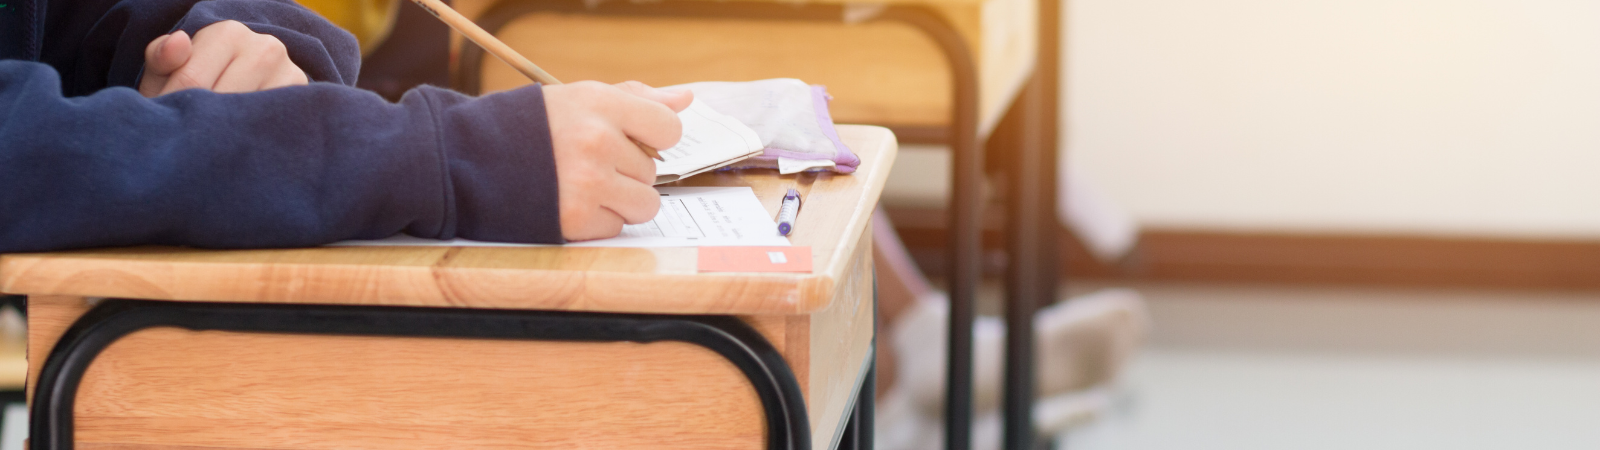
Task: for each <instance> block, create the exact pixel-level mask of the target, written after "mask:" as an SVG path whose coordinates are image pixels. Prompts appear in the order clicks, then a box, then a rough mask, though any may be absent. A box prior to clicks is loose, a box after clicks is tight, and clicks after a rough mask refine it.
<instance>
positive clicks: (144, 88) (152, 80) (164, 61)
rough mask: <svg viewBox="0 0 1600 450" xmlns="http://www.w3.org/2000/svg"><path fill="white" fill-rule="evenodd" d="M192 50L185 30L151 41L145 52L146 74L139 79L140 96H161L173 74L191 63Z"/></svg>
mask: <svg viewBox="0 0 1600 450" xmlns="http://www.w3.org/2000/svg"><path fill="white" fill-rule="evenodd" d="M192 50H193V49H192V48H191V42H190V41H189V34H188V33H184V32H183V30H178V31H174V32H172V33H171V34H166V35H162V36H161V37H158V38H156V39H155V40H153V41H150V45H148V46H146V47H145V50H144V72H143V74H141V75H140V77H139V94H140V95H143V96H145V97H155V96H157V95H160V94H161V90H162V88H163V87H165V86H166V85H167V79H168V77H169V76H171V75H172V72H173V71H175V70H177V69H178V68H179V67H183V64H184V63H185V62H188V61H189V56H190V54H191V52H192Z"/></svg>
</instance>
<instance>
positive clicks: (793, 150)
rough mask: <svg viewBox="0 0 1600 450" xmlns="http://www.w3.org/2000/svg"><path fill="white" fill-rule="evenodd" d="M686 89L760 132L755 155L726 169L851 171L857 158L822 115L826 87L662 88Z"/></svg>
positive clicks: (724, 84) (772, 83)
mask: <svg viewBox="0 0 1600 450" xmlns="http://www.w3.org/2000/svg"><path fill="white" fill-rule="evenodd" d="M674 88H677V89H688V90H690V91H693V92H694V96H695V99H697V100H699V101H702V102H705V103H706V105H707V106H710V107H711V109H715V110H717V112H720V113H723V114H727V115H729V116H732V117H733V118H735V119H738V120H739V121H740V122H743V123H744V124H745V125H746V126H749V127H750V128H751V129H752V130H755V132H756V135H757V136H760V137H761V143H762V145H763V146H765V148H764V149H762V151H761V154H760V155H757V156H755V157H753V158H750V159H746V160H744V161H740V162H737V163H734V164H733V165H730V166H728V168H729V169H743V168H772V169H778V171H779V172H781V173H784V174H790V173H797V172H805V171H820V170H832V171H834V172H838V173H851V172H854V171H855V170H856V167H857V166H860V165H861V159H860V158H857V157H856V154H855V153H853V152H851V151H850V148H849V147H846V146H845V145H844V142H842V141H840V140H839V132H838V131H837V130H835V129H834V127H833V117H832V116H831V115H829V114H828V102H829V101H831V100H833V97H831V96H829V95H828V90H827V88H825V87H823V86H820V85H808V84H806V83H805V82H804V81H800V80H797V79H793V78H774V79H770V80H758V81H743V82H729V81H705V82H699V83H689V84H680V85H677V86H670V87H668V88H667V89H674Z"/></svg>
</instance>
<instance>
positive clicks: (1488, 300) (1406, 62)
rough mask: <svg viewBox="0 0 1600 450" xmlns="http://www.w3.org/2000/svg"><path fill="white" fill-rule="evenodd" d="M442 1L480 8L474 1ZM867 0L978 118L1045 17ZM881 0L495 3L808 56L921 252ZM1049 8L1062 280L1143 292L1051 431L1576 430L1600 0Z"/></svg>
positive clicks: (928, 230) (1592, 341) (912, 175)
mask: <svg viewBox="0 0 1600 450" xmlns="http://www.w3.org/2000/svg"><path fill="white" fill-rule="evenodd" d="M304 3H305V4H307V5H308V6H311V7H313V8H314V9H317V10H318V11H320V12H323V13H324V14H325V15H327V16H328V17H329V18H330V19H334V20H336V21H338V22H340V23H341V24H342V25H345V26H346V27H347V28H349V29H351V30H352V31H354V32H355V33H356V34H357V35H358V37H361V38H362V40H363V49H364V51H365V53H366V55H367V62H366V65H365V66H364V68H363V76H362V79H361V85H362V86H363V87H367V88H369V89H373V90H375V91H378V92H380V93H383V94H384V95H386V96H389V97H391V98H394V97H397V96H398V95H400V93H402V92H403V91H404V90H405V89H406V88H407V87H409V86H412V85H415V84H418V83H431V84H438V85H452V86H456V87H458V88H463V89H464V90H467V91H469V92H491V91H495V90H500V89H507V88H510V87H514V86H516V85H520V84H523V83H525V82H526V81H525V80H522V79H521V78H520V76H518V75H516V74H515V73H514V72H511V71H510V69H508V68H506V67H504V66H503V65H500V63H498V62H497V61H494V60H493V59H488V60H487V61H482V63H481V64H480V65H479V66H477V67H466V66H463V65H462V62H461V61H460V59H459V58H458V57H459V52H458V51H454V52H455V53H454V54H453V53H452V52H453V51H452V50H451V44H449V41H450V40H452V39H455V38H451V37H448V36H449V35H450V33H449V32H448V30H447V29H445V28H444V27H443V26H441V25H439V24H438V23H437V22H435V21H433V19H432V18H429V17H427V16H426V15H425V14H421V13H420V11H418V10H416V9H415V8H410V7H409V6H410V5H403V4H401V3H400V2H395V1H392V0H370V1H368V0H307V1H305V2H304ZM453 3H454V4H455V6H456V7H457V8H458V9H460V10H461V11H462V12H463V13H464V14H467V15H468V16H470V17H476V18H481V17H484V16H493V14H492V12H493V11H492V8H493V6H494V5H495V4H496V3H497V2H495V1H490V0H457V1H455V2H453ZM590 3H592V4H600V3H602V2H585V3H584V4H590ZM667 3H677V2H667ZM819 3H834V2H819ZM890 3H893V4H923V3H926V4H930V5H934V6H932V7H931V8H933V9H934V10H936V11H938V13H939V14H941V17H945V18H946V19H949V20H951V21H952V22H953V23H954V24H955V25H956V26H957V27H958V28H960V29H961V30H962V33H964V34H963V35H962V36H963V37H964V38H965V39H966V40H967V43H968V44H970V45H971V46H972V47H973V48H974V50H975V58H976V64H977V65H978V67H977V68H976V69H977V70H978V72H979V73H980V74H981V77H980V78H981V80H979V81H980V82H981V83H980V84H982V86H981V89H979V92H978V97H979V101H978V104H979V107H978V109H979V118H978V122H979V125H978V128H979V131H980V134H981V135H984V136H989V135H990V134H991V131H994V130H995V129H997V128H999V129H1001V130H1004V126H1003V125H998V123H999V121H1000V116H1001V115H1002V113H1004V112H1005V111H1006V110H1007V109H1008V107H1009V106H1008V105H1009V101H1010V100H1011V99H1013V98H1016V97H1017V96H1018V92H1019V91H1020V90H1021V89H1022V87H1021V86H1022V85H1023V82H1024V81H1026V74H1025V72H1026V70H1028V69H1030V68H1031V67H1032V66H1031V65H1030V64H1031V62H1029V61H1027V58H1025V57H1023V56H1018V55H1024V56H1025V55H1029V54H1031V52H1034V51H1035V50H1036V49H1038V48H1045V49H1047V50H1048V49H1050V46H1049V45H1042V44H1041V45H1042V47H1040V46H1036V44H1038V43H1037V42H1034V41H1033V40H1032V39H1033V37H1034V36H1035V35H1036V34H1037V33H1038V32H1039V30H1036V29H1034V28H1033V23H1034V21H1035V19H1037V14H1038V10H1037V9H1036V8H1035V7H1034V6H1033V5H1035V3H1033V2H1032V1H1029V0H972V1H954V0H952V1H940V2H926V1H919V0H898V1H892V2H890ZM881 10H882V5H878V4H866V5H851V6H849V7H848V8H847V9H846V14H845V22H847V24H844V25H839V24H818V23H799V24H796V23H784V22H760V23H755V24H751V23H727V21H713V20H700V19H684V18H650V19H640V18H609V19H588V18H580V17H579V16H576V15H573V16H569V15H563V14H533V13H526V12H523V13H517V14H509V15H506V16H505V18H506V19H505V23H504V24H503V25H505V27H504V29H503V30H500V31H503V32H500V33H497V34H499V35H501V37H502V38H504V39H506V40H507V41H508V42H509V43H511V44H512V45H513V46H514V47H517V48H518V50H519V51H521V52H523V53H524V54H527V55H528V56H529V57H530V59H532V60H534V61H537V62H539V63H540V64H541V65H542V66H544V67H545V68H547V69H549V70H550V71H551V72H553V73H555V74H557V75H558V76H561V77H562V78H563V79H573V80H576V79H590V78H592V79H600V80H603V81H611V82H618V81H623V80H626V79H639V80H641V81H645V82H647V83H651V84H654V85H670V84H677V83H683V82H691V81H700V80H711V79H721V80H748V79H760V78H772V77H798V78H802V79H804V80H806V81H808V82H813V83H819V84H826V85H828V86H829V89H830V92H832V93H833V95H834V96H835V103H834V106H833V112H834V117H835V118H836V119H837V121H839V122H850V123H874V124H886V125H891V126H894V127H896V128H895V129H896V131H897V132H900V135H901V140H902V144H903V145H902V148H901V153H900V157H899V159H898V161H897V163H896V168H895V170H894V173H893V175H892V176H891V180H890V185H889V186H888V187H887V188H886V190H885V194H884V202H883V203H884V207H885V210H886V212H887V217H889V218H890V219H891V220H892V222H893V223H894V225H895V231H897V232H898V235H899V237H900V238H901V239H902V240H903V241H904V243H905V245H906V247H907V249H908V250H909V253H910V254H911V256H913V259H914V261H915V263H916V266H917V267H919V268H920V270H922V271H923V273H925V274H926V275H928V276H929V277H931V278H933V279H934V281H935V283H936V284H938V283H941V282H942V281H943V280H941V278H942V277H943V275H944V273H945V271H946V270H947V268H948V267H949V261H947V260H946V259H947V256H946V249H945V243H946V231H947V230H946V229H945V223H946V218H947V211H946V209H945V205H946V204H947V203H948V201H949V195H950V191H951V187H950V182H949V173H950V171H951V164H952V163H951V157H950V148H949V146H948V145H943V144H941V143H940V142H938V141H940V140H941V139H944V137H946V136H947V135H948V129H949V127H950V126H951V124H949V123H947V122H945V120H946V118H947V117H948V116H949V111H950V110H951V108H953V107H954V106H952V104H951V101H950V100H949V94H948V93H949V91H950V90H951V89H952V86H953V83H954V81H952V79H951V77H950V76H949V75H948V71H947V70H946V68H945V64H946V62H947V61H946V60H945V59H943V57H942V56H940V54H939V53H938V51H937V49H935V48H934V46H933V44H931V43H930V42H929V41H928V40H927V38H926V37H922V36H920V35H918V34H917V33H915V32H913V31H909V30H908V29H907V28H905V27H904V26H899V27H896V26H893V25H886V24H879V23H875V22H870V21H865V19H863V18H870V17H872V16H873V15H874V14H877V13H878V12H880V11H881ZM486 11H487V12H486ZM1060 12H1061V13H1062V16H1061V21H1060V29H1059V30H1055V31H1058V32H1059V37H1060V39H1061V40H1060V42H1059V47H1058V48H1057V50H1059V58H1060V63H1061V64H1060V71H1059V74H1058V75H1059V84H1058V85H1057V87H1058V88H1059V89H1060V91H1059V92H1060V101H1059V104H1058V105H1057V107H1058V111H1057V115H1056V116H1057V118H1058V119H1059V123H1058V127H1057V129H1056V132H1057V133H1058V134H1059V140H1058V142H1057V146H1058V148H1057V149H1055V150H1056V156H1057V158H1055V159H1056V162H1058V163H1059V167H1058V174H1059V177H1060V180H1061V181H1060V182H1059V183H1058V186H1056V188H1057V191H1056V192H1054V193H1053V194H1054V195H1056V196H1057V197H1058V200H1059V202H1058V208H1057V211H1053V213H1055V216H1056V217H1057V218H1058V220H1057V221H1056V222H1055V223H1057V224H1058V225H1059V226H1060V232H1061V233H1062V236H1063V239H1061V242H1060V244H1061V245H1060V246H1059V248H1053V249H1048V250H1049V251H1054V252H1059V254H1061V255H1062V256H1063V257H1064V258H1065V264H1063V265H1062V267H1061V268H1060V269H1061V270H1060V271H1059V273H1058V275H1059V276H1061V277H1062V281H1063V283H1062V284H1061V289H1060V298H1061V299H1062V300H1065V299H1068V298H1071V297H1072V296H1074V295H1079V294H1085V293H1089V292H1093V291H1096V290H1099V289H1102V288H1112V287H1122V288H1132V289H1133V290H1135V291H1136V292H1138V293H1139V294H1140V295H1141V296H1142V297H1143V299H1144V302H1145V304H1146V305H1147V309H1148V315H1149V317H1150V324H1151V326H1150V328H1149V331H1148V336H1147V337H1146V338H1145V339H1144V345H1143V347H1142V349H1141V350H1140V351H1139V352H1138V353H1137V354H1136V356H1134V357H1133V358H1132V359H1131V360H1130V361H1129V362H1128V363H1126V365H1125V367H1123V370H1121V371H1116V372H1117V375H1116V376H1115V379H1114V380H1112V381H1111V383H1110V384H1111V387H1112V388H1113V389H1111V391H1110V392H1112V394H1111V395H1110V397H1109V400H1108V401H1107V402H1105V403H1104V404H1102V405H1100V406H1097V407H1095V408H1092V413H1091V414H1088V415H1087V416H1085V417H1083V418H1080V419H1078V420H1074V421H1072V425H1071V426H1070V427H1067V428H1066V429H1065V431H1064V432H1062V433H1060V435H1059V436H1056V442H1057V443H1058V444H1059V446H1060V447H1062V448H1070V449H1073V450H1079V449H1084V450H1101V449H1105V450H1112V449H1124V450H1134V449H1137V450H1146V449H1205V450H1209V449H1217V450H1223V449H1227V450H1242V449H1286V448H1293V449H1352V448H1359V449H1418V448H1453V449H1503V448H1536V449H1593V448H1600V151H1597V150H1600V2H1594V1H1581V0H1449V1H1447V0H1341V1H1331V0H1300V1H1293V2H1283V1H1267V0H1182V1H1180V0H1068V1H1064V2H1062V4H1061V11H1060ZM850 14H856V16H854V17H855V18H854V19H852V17H853V16H851V15H850ZM852 20H854V22H852ZM686 29H693V30H698V31H697V33H687V32H682V30H686ZM1045 35H1046V36H1048V35H1049V34H1048V33H1046V34H1045ZM757 37H759V39H757ZM867 44H871V45H867ZM1045 44H1048V43H1045ZM454 45H459V40H458V39H456V44H454ZM666 50H671V51H666ZM1019 58H1021V59H1019ZM823 60H826V61H830V62H834V63H836V65H838V66H841V67H848V68H850V69H851V70H844V71H840V70H830V69H828V68H827V67H824V66H826V65H825V64H814V63H815V62H817V61H823ZM619 61H627V62H632V63H635V64H636V65H635V66H621V65H618V62H619ZM469 62H470V61H469ZM463 73H467V74H468V75H470V76H464V75H463ZM1013 74H1022V75H1013ZM463 79H470V80H473V81H472V82H471V83H470V85H463V84H462V81H463ZM940 127H944V128H940ZM941 130H944V131H941ZM941 132H943V133H946V134H943V135H942V134H939V133H941ZM1002 134H1003V133H1002ZM992 150H993V149H991V155H992V154H994V153H997V152H994V151H992ZM991 162H993V161H991ZM1000 181H1001V180H997V179H992V178H991V179H990V180H989V185H988V186H987V187H986V192H987V193H988V197H987V198H988V200H987V201H988V204H989V205H990V206H991V207H992V208H999V207H1000V205H1001V204H1003V203H1004V202H1005V200H1006V199H1007V198H1008V197H1007V194H1006V193H1005V189H1004V187H1003V186H1002V185H1003V183H1001V182H1000ZM989 216H990V217H988V218H986V222H985V225H986V226H985V247H984V248H985V256H984V258H983V259H984V260H983V263H984V274H985V287H984V289H982V290H981V292H980V305H979V306H980V308H979V309H980V312H983V313H987V314H998V313H999V312H1000V311H1001V309H1002V306H1001V299H1002V297H1003V295H1002V293H1001V287H1000V286H1001V279H1002V278H1001V277H1002V275H1003V274H1004V273H1005V270H1006V269H1007V268H1006V267H1005V266H1006V258H1005V257H1004V254H1003V251H1004V248H1005V247H1004V243H1005V240H1006V236H1005V233H1004V232H1003V230H1004V228H1003V227H1002V224H1001V221H999V220H992V219H997V218H998V215H997V214H989ZM6 314H13V313H6ZM11 322H17V321H16V320H14V319H5V318H4V317H0V325H3V324H4V323H11ZM0 328H5V327H4V326H0ZM13 328H14V326H13ZM8 333H12V334H15V333H14V332H8ZM20 413H21V411H20V410H17V411H15V412H14V414H20ZM11 415H12V414H8V417H10V416H11ZM9 422H11V421H8V426H9ZM14 434H15V433H8V435H14ZM18 443H20V442H18ZM13 445H15V444H13Z"/></svg>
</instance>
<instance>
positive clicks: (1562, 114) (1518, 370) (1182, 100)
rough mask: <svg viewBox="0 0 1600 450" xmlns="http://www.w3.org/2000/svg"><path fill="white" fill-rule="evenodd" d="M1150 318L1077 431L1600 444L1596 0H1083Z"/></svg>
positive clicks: (1104, 151) (1083, 93)
mask: <svg viewBox="0 0 1600 450" xmlns="http://www.w3.org/2000/svg"><path fill="white" fill-rule="evenodd" d="M1066 9H1067V12H1066V16H1065V18H1064V28H1063V33H1064V35H1065V41H1064V45H1063V49H1064V61H1065V64H1064V73H1063V77H1062V81H1061V82H1062V86H1064V91H1063V92H1064V93H1063V95H1064V107H1063V110H1062V111H1063V117H1064V120H1063V123H1062V126H1063V129H1064V132H1065V134H1064V137H1065V138H1064V143H1063V146H1062V152H1063V154H1064V155H1065V157H1064V158H1063V161H1064V162H1063V164H1065V165H1066V166H1068V167H1069V168H1070V169H1071V172H1070V173H1071V174H1073V175H1075V176H1080V177H1084V178H1088V179H1089V181H1090V184H1091V185H1092V186H1093V187H1094V188H1096V189H1097V190H1099V191H1100V192H1101V193H1103V195H1104V196H1106V197H1107V198H1109V199H1111V200H1112V201H1113V202H1114V203H1115V204H1116V205H1117V206H1118V207H1119V208H1121V210H1122V211H1124V212H1125V213H1126V214H1127V215H1128V216H1130V217H1131V218H1132V219H1133V220H1134V221H1135V222H1137V223H1138V224H1139V225H1140V227H1141V233H1140V234H1141V239H1140V244H1139V247H1138V248H1136V249H1135V250H1133V251H1132V252H1130V254H1128V255H1127V257H1126V258H1125V259H1122V260H1119V261H1117V262H1115V263H1111V264H1099V265H1097V264H1090V263H1089V260H1088V259H1086V258H1083V257H1079V258H1076V259H1074V261H1075V262H1077V264H1073V266H1072V267H1073V269H1074V270H1072V271H1071V272H1069V274H1068V275H1069V278H1068V283H1067V286H1068V288H1069V289H1070V290H1083V289H1086V288H1089V287H1093V286H1098V285H1128V286H1133V287H1136V288H1138V289H1139V290H1140V291H1141V292H1142V293H1143V294H1144V295H1145V298H1146V300H1147V301H1148V302H1149V304H1150V308H1151V314H1152V316H1153V323H1154V326H1153V327H1152V335H1151V339H1150V340H1149V341H1148V344H1147V346H1146V348H1145V351H1144V352H1143V353H1142V354H1141V356H1139V357H1138V358H1137V359H1136V360H1135V362H1134V364H1133V365H1132V367H1131V371H1130V372H1128V373H1127V374H1126V375H1127V377H1126V379H1125V380H1124V381H1125V383H1126V384H1125V386H1126V389H1127V391H1126V392H1128V395H1127V396H1126V397H1124V402H1123V403H1120V404H1119V406H1118V407H1117V408H1114V410H1115V412H1114V413H1112V414H1111V415H1110V416H1109V417H1107V420H1103V421H1100V422H1097V423H1095V424H1092V425H1090V426H1087V427H1085V428H1082V429H1079V430H1078V431H1077V432H1074V433H1069V436H1068V437H1067V438H1065V441H1064V442H1066V443H1069V444H1070V445H1067V446H1066V447H1067V448H1074V449H1177V448H1183V449H1281V448H1296V449H1348V448H1363V449H1415V448H1475V449H1476V448H1482V449H1488V448H1541V449H1556V448H1561V449H1580V448H1597V447H1600V293H1597V291H1596V290H1595V289H1596V288H1597V287H1600V240H1597V238H1600V208H1596V205H1600V177H1597V176H1596V175H1595V170H1596V168H1600V152H1597V151H1596V150H1597V149H1600V127H1597V126H1596V124H1597V123H1600V83H1596V82H1595V80H1597V79H1600V3H1596V2H1582V1H1554V0H1535V1H1511V0H1490V1H1442V0H1403V1H1377V0H1355V1H1338V2H1334V1H1320V0H1314V1H1297V2H1272V1H1255V0H1199V1H1159V0H1071V1H1069V2H1067V6H1066Z"/></svg>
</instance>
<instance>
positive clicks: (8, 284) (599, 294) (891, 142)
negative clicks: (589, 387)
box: [0, 125, 897, 314]
mask: <svg viewBox="0 0 1600 450" xmlns="http://www.w3.org/2000/svg"><path fill="white" fill-rule="evenodd" d="M839 135H840V137H841V138H843V140H844V142H845V143H846V144H847V145H848V146H849V147H850V149H851V150H853V151H855V153H856V154H857V155H858V156H860V157H861V160H862V162H861V166H860V169H859V170H857V171H856V173H855V174H853V175H836V174H828V173H824V174H799V175H786V176H779V175H778V174H777V172H776V171H773V170H748V171H740V172H725V173H714V174H702V175H699V176H695V177H693V178H690V179H688V180H685V181H682V182H679V184H677V185H684V186H751V187H752V188H754V190H755V192H756V196H757V197H760V199H761V202H762V204H763V205H765V206H766V207H767V210H768V211H769V212H771V213H772V214H773V215H776V214H777V210H778V203H779V201H780V200H781V199H782V197H783V194H784V193H785V192H786V191H787V189H788V188H790V187H795V188H797V189H799V190H800V192H801V195H802V197H803V198H804V199H805V202H806V203H805V205H806V206H805V208H804V209H803V211H802V212H801V214H800V215H799V218H798V219H797V223H796V224H795V231H794V233H793V234H792V235H791V236H790V241H791V242H792V243H793V244H794V245H796V246H809V247H811V252H812V260H813V261H814V264H815V266H814V269H813V271H812V273H809V274H777V273H705V274H701V273H696V258H697V256H698V251H697V250H696V249H694V248H656V249H643V248H563V247H517V248H507V247H495V248H489V247H340V248H308V249H287V250H229V251H218V250H198V249H187V248H173V247H136V248H121V249H104V250H85V251H72V252H57V253H31V254H10V255H3V256H0V292H6V293H12V294H25V295H70V296H88V297H130V298H144V299H158V300H188V301H235V302H274V303H329V304H374V305H413V306H455V307H476V308H515V309H545V310H581V311H611V312H643V313H687V314H799V313H808V312H813V311H818V310H821V309H823V308H825V307H826V306H828V305H829V303H830V302H831V301H832V300H833V299H832V296H833V293H834V291H835V289H834V285H835V283H837V282H838V281H839V280H842V279H844V278H845V276H846V275H847V270H849V268H850V262H851V261H850V258H851V256H852V255H855V254H856V252H857V251H858V249H856V246H857V244H858V242H859V241H860V240H859V237H860V236H861V234H862V233H863V232H864V231H865V230H866V228H867V224H868V220H869V219H870V218H871V216H872V211H873V208H874V207H875V206H876V205H877V202H878V194H879V193H880V192H881V191H882V190H883V184H884V181H885V179H886V178H887V177H888V173H889V168H890V166H891V164H892V163H893V161H894V156H895V151H896V148H897V146H896V143H895V138H894V135H893V134H892V133H890V132H889V131H888V130H887V129H883V128H879V127H870V126H858V125H844V126H840V127H839ZM863 250H865V251H870V249H863Z"/></svg>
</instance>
